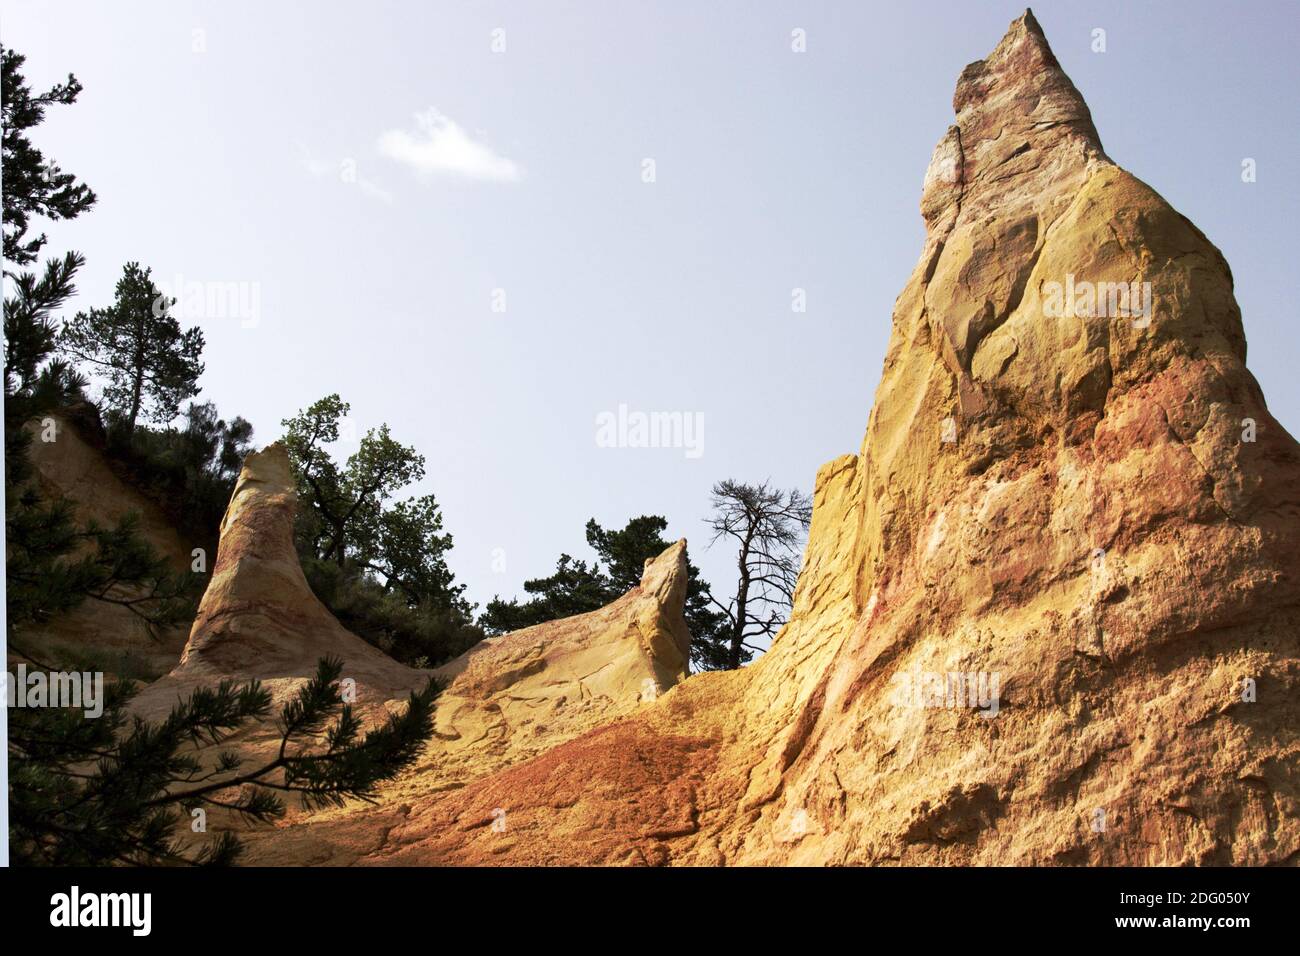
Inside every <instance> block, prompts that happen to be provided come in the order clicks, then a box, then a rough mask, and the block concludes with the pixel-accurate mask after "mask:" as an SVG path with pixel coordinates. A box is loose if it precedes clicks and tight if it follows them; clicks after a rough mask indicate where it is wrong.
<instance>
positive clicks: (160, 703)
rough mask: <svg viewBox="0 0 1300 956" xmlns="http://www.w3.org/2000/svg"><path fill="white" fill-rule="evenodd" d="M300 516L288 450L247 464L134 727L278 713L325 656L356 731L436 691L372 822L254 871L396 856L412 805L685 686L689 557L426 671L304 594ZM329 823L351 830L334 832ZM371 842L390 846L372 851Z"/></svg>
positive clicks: (325, 834)
mask: <svg viewBox="0 0 1300 956" xmlns="http://www.w3.org/2000/svg"><path fill="white" fill-rule="evenodd" d="M296 505H297V502H296V495H295V492H294V482H293V476H292V474H291V472H290V468H289V460H288V457H287V455H286V454H285V452H284V450H283V449H282V448H281V447H279V446H278V445H272V446H271V447H269V448H267V449H266V450H265V451H262V452H259V453H255V454H252V455H250V456H249V457H248V458H247V460H246V461H245V462H244V467H243V470H242V472H241V473H240V476H239V480H238V483H237V484H236V487H235V491H234V493H233V495H232V496H231V501H230V505H229V507H228V508H227V510H226V515H225V517H224V519H223V520H222V524H221V547H220V550H219V552H218V555H217V562H216V565H215V567H214V569H213V575H212V580H211V582H210V584H209V586H208V589H207V592H206V593H205V594H204V596H203V601H202V603H201V604H200V605H199V611H198V616H197V618H196V620H195V622H194V628H193V630H192V632H191V634H190V638H189V642H188V643H187V644H186V646H185V651H184V654H183V655H182V657H181V659H180V662H179V663H178V664H177V665H176V667H175V668H174V669H173V670H172V671H171V673H169V674H168V675H167V676H166V677H164V678H162V679H161V680H159V681H157V682H155V683H154V684H152V685H150V686H149V687H147V688H146V689H145V690H144V691H143V692H142V693H141V694H140V695H139V697H138V698H137V699H136V700H135V701H134V702H133V705H132V709H133V711H134V712H135V713H136V714H138V715H140V716H143V717H146V718H149V719H158V718H161V717H163V716H165V714H166V713H167V712H168V711H169V710H170V709H171V707H172V705H173V704H174V703H175V701H176V699H177V697H178V696H184V695H187V694H188V693H190V692H191V691H192V690H194V689H195V688H196V687H200V686H211V685H213V684H215V683H217V682H218V681H220V680H222V679H226V678H230V679H233V680H236V681H244V680H249V679H254V678H255V679H258V680H260V681H262V683H263V685H264V686H265V687H266V688H267V689H268V690H270V691H271V694H272V698H273V700H274V701H275V702H276V705H277V707H278V705H279V704H280V703H281V702H283V701H284V700H286V699H288V698H289V697H290V696H291V695H292V694H293V693H294V692H295V691H296V690H297V688H298V687H299V686H300V684H301V683H302V681H303V680H305V679H306V678H308V677H310V676H311V675H312V674H313V673H314V672H315V669H316V664H317V661H318V660H319V659H320V658H321V657H324V656H334V657H338V658H341V659H342V660H343V672H342V676H343V678H344V679H351V680H352V681H354V682H355V690H356V709H357V710H358V712H359V713H360V714H361V715H362V716H363V717H364V718H368V719H378V718H380V717H382V716H383V715H384V714H385V713H386V712H387V711H388V710H390V709H391V708H400V707H402V706H405V703H404V702H405V698H406V694H407V693H408V692H409V691H410V690H414V689H417V688H419V687H422V686H424V684H425V682H426V681H427V680H428V679H429V677H431V676H432V677H436V678H438V679H439V680H440V682H441V683H442V684H443V686H444V688H445V689H444V691H443V692H442V694H441V695H440V697H439V698H438V701H437V705H436V710H435V738H434V739H433V740H432V741H431V743H430V744H429V746H428V747H427V748H426V750H425V753H424V755H423V756H422V757H421V759H420V761H419V763H418V765H417V767H416V768H415V769H414V770H413V771H411V772H409V773H408V774H407V775H406V777H405V778H403V779H402V780H400V781H397V782H396V783H394V784H393V785H391V786H390V787H388V788H387V790H386V791H385V792H384V793H383V794H382V795H381V798H380V800H379V804H378V806H377V807H364V808H358V807H356V806H353V807H349V808H346V809H344V810H341V811H333V812H330V813H319V814H314V815H310V816H303V815H299V814H294V815H292V816H291V817H290V818H289V820H288V821H287V826H285V827H282V828H281V829H279V830H275V831H271V832H267V831H261V832H257V833H252V834H249V835H248V838H249V840H250V843H251V851H250V858H251V859H252V860H255V861H256V860H263V861H265V860H272V861H280V862H350V861H351V860H353V859H355V858H356V857H358V856H359V855H361V853H362V852H363V851H365V852H375V851H376V850H378V849H381V848H382V847H383V846H389V847H391V846H396V845H398V844H400V841H401V831H402V825H401V821H403V820H404V819H405V817H406V815H407V814H408V813H409V812H410V806H409V801H411V800H416V799H421V798H424V797H427V795H429V794H431V793H434V794H436V793H440V792H443V791H446V790H452V789H455V788H458V787H462V786H464V785H465V784H467V783H469V782H471V781H473V780H475V779H477V778H479V777H482V776H484V775H487V774H491V773H493V772H496V771H499V770H501V769H502V768H505V767H509V766H511V765H513V764H516V763H519V762H521V761H524V760H527V759H528V758H529V757H532V756H534V755H535V754H538V753H541V752H543V751H545V750H547V749H549V748H551V747H554V746H556V745H557V744H559V743H562V742H564V741H567V740H571V739H573V738H574V737H577V736H578V735H579V734H581V733H583V732H585V731H587V730H589V729H591V728H592V727H595V726H598V725H600V724H603V723H608V722H610V721H612V720H614V719H616V718H618V717H622V716H624V715H627V714H629V713H633V712H635V711H636V710H638V709H639V708H642V707H645V706H648V705H649V704H650V703H652V702H653V701H654V700H655V699H656V698H657V697H658V696H659V694H660V693H662V692H663V691H665V690H667V689H668V688H669V687H671V686H672V685H673V684H675V683H677V682H678V681H680V680H681V679H682V678H684V677H685V676H686V662H687V658H688V654H689V651H690V637H689V634H688V632H687V629H686V621H685V619H684V618H683V616H682V611H683V606H684V602H685V597H686V582H687V571H686V542H685V541H679V542H678V543H677V544H675V545H673V546H672V547H670V548H668V549H667V550H666V551H665V552H664V553H663V554H662V555H660V556H659V557H658V558H656V559H655V560H653V561H648V562H646V567H645V572H644V574H643V577H642V581H641V585H640V586H639V587H637V588H634V589H633V590H632V591H630V592H628V593H627V594H626V595H624V596H623V597H622V598H620V599H619V600H618V601H615V602H614V603H612V604H610V605H608V606H606V607H604V608H602V609H600V610H599V611H594V612H592V613H590V614H583V615H579V616H577V617H571V618H566V619H564V620H559V621H553V622H550V623H548V624H542V625H538V626H537V627H531V628H527V629H525V630H522V631H517V632H515V633H512V634H507V635H504V636H502V637H498V638H492V639H489V640H486V641H483V642H482V643H480V644H478V645H476V646H475V647H473V648H471V649H470V650H469V651H468V652H467V653H465V654H463V655H461V656H460V657H458V658H456V659H455V660H453V661H451V662H449V663H447V664H446V665H444V666H442V667H440V668H438V669H437V670H433V671H425V670H416V669H413V668H409V667H406V666H404V665H402V664H399V663H398V662H396V661H394V660H392V659H391V658H389V657H387V656H386V655H384V654H382V653H380V652H379V651H378V650H376V649H375V648H373V647H371V646H370V645H369V644H367V643H366V642H365V641H363V640H361V639H360V638H359V637H357V636H356V635H354V634H351V633H350V632H348V631H347V630H346V629H344V628H343V627H342V625H340V624H339V623H338V621H336V620H335V619H334V618H333V617H332V616H331V615H330V614H329V612H328V611H327V610H326V609H325V607H324V606H323V605H322V604H321V603H320V602H319V601H318V600H317V599H316V597H315V595H313V594H312V592H311V589H310V587H309V586H308V584H307V581H306V578H305V577H304V576H303V572H302V567H301V565H300V564H299V562H298V557H297V554H296V552H295V550H294V544H293V519H294V512H295V508H296ZM278 743H279V738H278V734H277V732H276V730H275V728H274V727H271V726H262V727H253V728H249V729H247V730H245V731H243V732H241V733H240V735H238V736H237V737H235V738H232V739H231V740H230V741H229V742H228V743H227V744H225V745H223V747H225V748H230V749H235V750H237V751H238V752H239V753H240V754H241V755H242V756H244V757H245V758H247V759H248V760H249V762H250V765H251V764H252V763H253V762H255V761H256V759H257V758H258V757H267V756H270V754H271V752H272V751H273V750H274V748H275V747H276V746H278ZM339 817H342V818H344V819H345V820H346V823H347V825H346V826H345V827H343V828H341V829H340V828H338V827H337V825H336V818H339ZM308 821H309V825H308ZM217 825H218V826H230V825H234V821H230V820H225V821H219V822H218V824H217ZM381 833H382V834H385V835H386V836H385V839H386V841H387V842H386V843H383V844H380V845H378V846H377V845H375V839H376V837H377V835H378V834H381Z"/></svg>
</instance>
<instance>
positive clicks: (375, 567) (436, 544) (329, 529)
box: [282, 395, 470, 615]
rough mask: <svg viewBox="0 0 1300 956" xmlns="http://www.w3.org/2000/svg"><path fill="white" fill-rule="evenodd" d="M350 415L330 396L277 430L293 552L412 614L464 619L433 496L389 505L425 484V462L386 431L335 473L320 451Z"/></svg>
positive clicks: (375, 432) (375, 433) (369, 437)
mask: <svg viewBox="0 0 1300 956" xmlns="http://www.w3.org/2000/svg"><path fill="white" fill-rule="evenodd" d="M350 407H351V406H349V405H348V404H347V403H346V402H344V401H342V400H341V399H340V398H339V396H337V395H329V396H326V397H325V398H323V399H321V400H320V401H318V402H316V403H314V404H313V405H311V406H310V407H309V408H307V409H306V410H305V411H302V412H299V413H298V414H297V415H296V416H294V417H293V418H289V419H285V421H284V422H282V424H283V425H284V427H285V437H284V444H285V447H286V449H287V450H288V452H289V457H290V459H291V460H292V462H293V465H294V473H295V475H296V476H297V479H298V501H299V505H300V507H299V518H298V528H297V536H298V544H299V551H300V552H301V553H302V554H304V555H305V556H310V557H314V558H318V559H320V560H322V561H331V560H332V561H334V562H335V563H336V564H337V565H338V566H339V567H351V568H355V569H357V570H360V571H364V572H366V573H367V574H369V575H371V576H372V577H373V578H374V579H375V580H376V581H378V582H379V585H380V586H381V587H382V588H383V589H384V590H385V591H387V592H394V593H397V594H400V595H402V596H403V598H404V600H405V601H406V603H407V604H408V605H409V606H411V607H420V606H427V607H431V608H437V609H441V610H455V611H459V612H461V613H463V614H466V615H468V613H469V611H470V608H469V606H468V605H467V604H466V603H465V600H464V598H463V597H462V594H463V593H464V590H465V588H464V585H457V584H455V583H454V578H453V575H452V573H451V571H450V569H449V568H448V567H447V562H446V554H447V552H448V551H450V550H451V544H452V540H451V535H449V534H446V533H443V531H442V513H441V511H440V510H439V508H438V504H437V502H436V501H435V500H434V497H433V495H423V496H420V497H412V498H407V499H405V500H402V501H393V500H392V499H393V496H394V495H395V494H396V493H397V492H399V491H400V490H401V489H403V488H405V487H406V486H407V485H410V484H413V483H415V482H417V481H420V480H422V479H423V478H424V456H422V455H420V454H418V453H417V452H416V451H415V449H414V448H411V447H408V446H405V445H401V444H399V443H398V442H397V441H396V440H394V439H393V437H392V435H391V434H390V433H389V430H388V426H387V425H381V426H379V428H377V429H375V428H372V429H370V430H369V431H368V432H367V433H366V434H365V436H364V437H363V438H362V439H361V441H360V444H359V447H358V448H357V450H356V451H355V452H354V453H353V454H352V455H351V456H350V457H349V458H348V459H347V461H346V462H344V463H343V465H342V466H340V465H338V464H337V463H336V462H335V461H334V459H333V457H332V456H331V455H330V452H329V449H328V448H327V447H326V446H328V445H330V444H332V443H334V442H336V441H338V440H339V435H340V425H341V422H342V419H343V417H344V416H346V415H347V413H348V411H349V410H350Z"/></svg>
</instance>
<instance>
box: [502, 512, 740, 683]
mask: <svg viewBox="0 0 1300 956" xmlns="http://www.w3.org/2000/svg"><path fill="white" fill-rule="evenodd" d="M667 528H668V521H667V519H665V518H663V517H661V516H659V515H641V516H640V517H637V518H633V519H631V520H630V521H629V522H628V523H627V524H626V525H625V526H624V527H623V528H622V529H621V530H606V529H605V528H602V527H601V526H600V525H599V524H597V522H596V520H595V519H594V518H592V519H591V520H589V521H588V522H587V529H586V531H587V544H588V545H590V546H591V548H592V549H593V550H594V551H595V552H596V555H597V560H596V561H594V562H593V563H592V564H590V565H588V564H587V563H586V562H585V561H579V560H575V559H574V558H572V557H571V556H570V555H567V554H562V555H560V558H559V560H558V561H557V562H556V566H555V573H554V574H553V575H551V576H550V577H547V578H535V579H533V580H530V581H525V582H524V590H525V591H526V592H527V593H528V594H530V595H533V597H532V598H531V599H530V600H528V601H526V602H524V603H523V604H520V603H519V601H518V600H515V599H512V600H510V601H503V600H501V599H500V598H499V597H498V598H494V599H493V600H492V601H490V602H489V603H488V605H487V607H486V608H485V610H484V613H483V615H482V616H481V617H480V618H479V623H480V624H481V625H482V626H483V627H484V628H486V629H487V630H489V631H492V632H494V633H505V632H507V631H517V630H519V629H521V628H524V627H531V626H532V625H534V624H541V623H543V622H545V621H552V620H555V619H556V618H561V617H570V616H572V615H574V614H585V613H587V612H588V611H595V610H597V609H599V608H601V607H604V606H605V605H606V604H609V603H610V602H611V601H614V600H617V599H618V598H619V597H621V596H622V595H623V594H626V593H627V592H628V591H630V590H631V589H632V588H634V587H636V586H637V585H639V584H640V583H641V574H642V572H643V571H644V570H645V563H646V561H648V560H650V559H651V558H656V557H658V556H659V555H660V554H662V553H663V551H664V549H666V548H667V547H668V546H669V544H670V543H671V542H669V541H668V540H666V539H665V538H664V536H663V533H664V531H665V530H667ZM710 604H711V597H710V593H709V586H708V584H706V583H705V582H704V581H703V579H701V578H700V572H699V568H697V567H695V565H693V564H688V565H687V584H686V609H685V617H686V623H687V626H688V627H689V628H690V631H691V664H692V666H693V667H694V668H695V669H696V670H717V669H719V668H721V667H724V666H726V665H725V661H726V660H727V657H726V654H725V651H726V650H727V646H726V645H725V644H724V643H722V639H721V637H720V629H721V628H722V627H723V625H724V619H723V617H722V615H721V614H719V613H718V612H717V611H714V610H713V609H712V608H711V607H710ZM746 659H748V658H746Z"/></svg>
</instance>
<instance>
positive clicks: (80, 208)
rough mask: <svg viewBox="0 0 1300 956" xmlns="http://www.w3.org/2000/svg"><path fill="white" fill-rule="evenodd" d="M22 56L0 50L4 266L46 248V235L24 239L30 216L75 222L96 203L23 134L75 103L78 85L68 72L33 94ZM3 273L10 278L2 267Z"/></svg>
mask: <svg viewBox="0 0 1300 956" xmlns="http://www.w3.org/2000/svg"><path fill="white" fill-rule="evenodd" d="M25 60H26V58H25V57H24V56H22V55H21V54H18V53H15V52H14V51H13V50H8V49H6V50H3V51H0V71H2V73H3V76H2V77H0V102H2V104H3V113H4V145H3V158H4V190H3V194H4V258H5V261H6V263H7V264H9V263H11V264H13V265H15V266H19V267H22V266H28V265H31V264H32V263H33V262H35V261H36V259H37V257H38V256H39V255H40V252H41V248H42V247H43V246H44V245H45V235H44V234H43V233H42V234H41V235H39V236H34V237H33V238H31V239H28V238H26V237H27V229H28V226H29V225H30V223H31V217H32V216H44V217H45V218H46V219H51V220H57V219H74V218H76V217H77V216H79V215H81V214H82V213H83V212H85V211H86V210H87V209H89V208H90V207H91V206H93V205H94V204H95V194H94V193H93V192H92V191H91V190H90V187H89V186H87V185H86V184H85V183H79V182H77V179H76V177H75V176H74V175H73V174H72V173H65V172H63V170H61V169H60V168H59V167H58V165H57V164H55V163H54V162H52V161H50V160H47V159H46V158H45V156H44V155H43V154H42V153H41V151H40V150H39V149H37V148H36V147H35V146H33V145H32V144H31V141H30V140H29V139H28V137H27V131H28V130H30V129H32V128H33V127H35V126H39V125H40V124H41V123H42V122H43V121H44V119H45V110H46V108H47V107H49V106H55V105H60V106H66V105H69V104H71V103H74V102H76V99H77V97H78V96H79V95H80V93H81V84H80V83H79V82H77V78H76V77H75V76H73V75H72V74H71V73H69V74H68V80H67V82H66V83H59V84H56V85H55V86H52V87H51V88H50V89H49V90H47V91H46V92H45V93H41V94H38V95H36V96H33V95H32V92H31V89H30V88H29V87H28V86H27V81H26V80H25V79H24V78H23V75H22V66H23V63H24V62H25ZM5 271H6V274H9V275H12V273H10V272H9V271H8V265H6V268H5Z"/></svg>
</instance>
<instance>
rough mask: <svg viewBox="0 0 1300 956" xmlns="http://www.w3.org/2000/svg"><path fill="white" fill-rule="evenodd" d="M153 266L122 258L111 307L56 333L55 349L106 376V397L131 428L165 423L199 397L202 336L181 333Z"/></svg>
mask: <svg viewBox="0 0 1300 956" xmlns="http://www.w3.org/2000/svg"><path fill="white" fill-rule="evenodd" d="M150 274H151V270H149V269H141V268H140V265H139V263H136V262H128V263H127V264H126V267H125V268H124V269H123V272H122V278H121V279H119V280H118V282H117V290H116V294H115V298H114V302H113V304H112V305H111V306H108V307H107V308H101V309H91V310H90V311H88V312H78V313H77V315H76V316H75V317H74V318H73V319H72V321H71V322H69V323H68V324H67V325H65V326H64V328H63V331H62V332H61V333H60V335H59V348H60V350H62V351H63V352H65V353H67V354H68V355H71V356H73V357H74V358H75V359H77V360H78V361H81V362H85V363H87V364H88V365H90V366H91V368H92V369H93V370H94V372H95V374H96V375H98V376H99V377H101V378H102V379H103V380H104V402H105V404H106V405H107V406H108V407H109V408H110V409H111V410H112V411H114V412H116V413H117V414H118V415H119V416H121V419H122V421H123V422H124V423H125V428H126V432H127V434H128V435H129V434H131V433H132V432H134V431H135V426H136V420H137V419H138V418H139V417H140V415H141V414H142V413H143V414H144V415H145V417H146V419H147V420H149V421H154V422H160V423H164V424H165V423H167V422H170V421H171V420H172V419H174V418H175V417H176V416H177V415H178V414H180V406H181V402H183V401H185V399H187V398H190V397H191V396H193V395H197V394H198V392H199V387H198V379H199V376H200V375H202V374H203V362H202V361H200V359H199V356H200V355H202V353H203V333H202V332H201V331H200V330H199V329H198V328H193V329H187V330H185V331H184V332H182V331H181V327H180V323H179V322H177V321H176V319H175V318H174V317H173V316H172V315H171V313H170V309H171V306H172V305H174V304H175V301H176V300H175V299H168V298H167V297H166V296H164V295H163V294H162V292H161V291H160V290H159V289H158V287H157V286H155V285H154V283H153V280H152V279H151V278H150Z"/></svg>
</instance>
